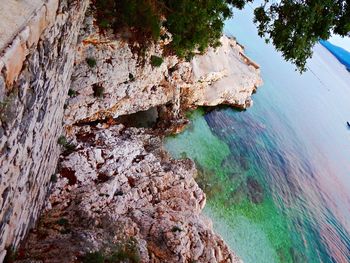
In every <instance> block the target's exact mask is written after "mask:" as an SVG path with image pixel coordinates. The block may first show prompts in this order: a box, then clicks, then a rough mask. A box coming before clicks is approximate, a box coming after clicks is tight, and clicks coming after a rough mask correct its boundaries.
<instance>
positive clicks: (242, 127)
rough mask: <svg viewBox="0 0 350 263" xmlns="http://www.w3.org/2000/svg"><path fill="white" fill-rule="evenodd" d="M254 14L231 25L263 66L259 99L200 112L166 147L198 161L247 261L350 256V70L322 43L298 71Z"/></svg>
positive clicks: (228, 237)
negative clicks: (243, 106) (267, 38)
mask: <svg viewBox="0 0 350 263" xmlns="http://www.w3.org/2000/svg"><path fill="white" fill-rule="evenodd" d="M251 21H252V12H251V9H249V8H247V9H245V10H244V11H243V12H236V14H235V17H234V19H233V20H232V21H228V22H227V24H226V33H227V34H231V35H234V36H235V37H236V38H237V39H238V41H239V42H240V43H241V44H243V45H244V46H245V47H246V53H247V54H248V55H249V56H250V57H252V58H253V59H254V60H255V61H256V62H258V63H259V64H260V65H261V70H262V76H263V79H264V83H265V84H264V85H263V87H261V88H260V89H258V92H257V94H256V95H254V106H253V107H252V108H250V109H248V110H247V111H243V112H240V111H236V110H233V109H230V108H217V109H214V110H212V111H210V112H205V111H204V110H203V109H199V110H197V111H194V112H192V113H191V114H190V119H191V121H192V122H191V124H190V125H189V127H188V128H187V129H186V130H185V131H184V132H183V133H182V134H180V135H177V136H175V137H168V138H167V139H166V148H167V150H168V151H169V152H171V154H172V155H173V156H174V157H176V158H183V157H189V158H192V159H193V160H194V161H195V162H196V164H197V166H198V169H199V171H200V172H199V174H198V177H197V179H196V180H197V181H198V182H199V184H200V185H201V187H202V188H203V189H204V190H205V192H206V194H207V199H208V201H207V206H206V208H205V213H206V214H207V215H208V216H209V217H211V218H212V220H213V221H214V228H215V230H216V231H217V232H218V233H219V234H221V235H222V236H223V238H224V240H225V241H226V242H227V243H228V244H229V246H230V247H231V248H232V250H234V251H236V253H237V254H238V255H239V256H240V257H241V258H242V259H243V260H244V262H247V263H257V262H350V234H349V233H350V129H349V128H348V127H347V124H346V122H347V121H350V73H349V72H348V71H346V69H345V67H344V66H343V65H342V64H340V63H339V62H338V61H337V59H336V58H335V57H333V56H332V55H331V54H330V53H329V52H328V51H327V50H326V49H325V48H323V47H322V46H320V45H319V46H317V47H315V54H314V57H313V58H312V59H311V60H310V61H309V63H308V67H309V71H308V72H307V73H305V74H303V75H300V74H299V73H298V72H296V71H295V68H294V66H293V65H291V64H289V63H287V62H285V61H283V59H282V57H281V56H280V54H278V53H277V52H276V51H275V50H274V48H273V47H272V46H271V45H268V44H265V43H264V41H263V40H261V39H259V37H258V36H257V32H256V29H255V27H254V25H253V23H252V22H251Z"/></svg>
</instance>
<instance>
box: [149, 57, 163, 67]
mask: <svg viewBox="0 0 350 263" xmlns="http://www.w3.org/2000/svg"><path fill="white" fill-rule="evenodd" d="M162 63H163V58H161V57H158V56H151V65H152V66H153V67H160V65H162Z"/></svg>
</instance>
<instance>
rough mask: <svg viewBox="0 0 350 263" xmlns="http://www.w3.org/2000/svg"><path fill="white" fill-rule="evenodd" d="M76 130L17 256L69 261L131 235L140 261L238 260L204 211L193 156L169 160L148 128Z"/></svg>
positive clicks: (104, 249)
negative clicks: (42, 209)
mask: <svg viewBox="0 0 350 263" xmlns="http://www.w3.org/2000/svg"><path fill="white" fill-rule="evenodd" d="M75 129H76V130H75V131H74V133H75V134H76V136H75V138H74V142H73V143H75V144H76V146H77V147H76V151H75V152H73V153H71V154H69V155H67V156H64V157H63V156H62V158H61V161H60V172H59V174H58V181H57V183H56V185H55V187H54V189H53V191H52V194H51V196H50V199H49V205H48V208H47V209H46V211H45V212H44V213H43V215H42V218H41V220H40V222H39V225H38V227H37V229H36V230H34V231H33V232H32V233H31V234H30V235H29V237H28V241H27V242H26V244H25V246H24V247H23V248H22V249H21V250H20V251H23V252H24V253H22V259H28V258H36V259H39V260H44V261H45V262H58V260H57V259H59V261H60V262H73V261H74V260H76V259H77V258H78V259H79V256H83V255H84V254H86V253H88V252H91V251H97V250H99V251H102V250H103V251H105V253H108V251H111V250H113V247H114V246H117V245H118V244H120V243H122V242H125V240H130V239H132V240H135V244H136V245H135V246H136V248H137V251H138V252H137V253H138V254H139V257H140V259H141V260H140V262H240V260H239V259H238V258H237V256H236V255H234V254H233V253H232V252H231V251H230V250H229V248H228V247H227V245H226V244H225V243H224V242H223V240H222V239H221V238H220V237H219V236H218V235H216V234H215V233H214V232H213V230H212V226H211V223H210V222H209V221H208V219H205V218H204V217H203V216H202V215H201V210H202V209H203V207H204V205H205V194H204V193H203V191H202V190H201V189H200V188H199V187H198V185H197V183H196V182H195V181H194V179H193V176H194V175H195V174H196V169H195V166H194V163H193V162H192V161H191V160H189V159H186V160H173V159H171V158H170V157H169V156H168V155H167V154H166V152H164V151H163V150H162V148H161V145H162V142H161V139H160V138H159V137H157V136H155V135H151V134H150V133H149V132H150V131H151V130H145V129H136V128H128V129H126V128H125V127H124V126H122V125H119V126H112V127H109V128H107V127H102V126H100V127H99V128H97V127H89V126H83V127H81V128H75ZM67 170H69V171H71V172H70V176H69V177H68V176H67V175H66V171H67ZM62 171H64V172H62ZM67 177H68V178H67ZM70 177H74V180H73V183H72V182H71V181H70V180H69V178H70ZM119 247H120V246H119ZM20 254H21V253H20Z"/></svg>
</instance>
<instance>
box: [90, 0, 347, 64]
mask: <svg viewBox="0 0 350 263" xmlns="http://www.w3.org/2000/svg"><path fill="white" fill-rule="evenodd" d="M252 1H253V0H176V1H175V0H93V3H94V6H95V7H96V9H95V13H96V14H97V20H98V24H99V26H100V27H101V28H103V29H113V30H114V31H115V32H119V31H120V29H123V28H128V29H129V30H130V31H131V32H132V33H133V34H134V36H135V37H134V38H135V39H136V41H138V42H142V41H143V42H144V41H146V42H147V40H152V41H157V40H158V39H159V38H161V39H165V38H168V37H169V36H168V35H167V33H166V32H168V33H170V34H171V36H172V41H171V43H170V45H169V49H168V51H170V52H173V53H175V54H177V55H178V56H181V57H191V56H192V55H193V53H194V52H195V51H199V52H203V51H205V49H206V48H207V47H208V46H213V47H216V46H218V45H219V44H220V43H219V38H220V36H221V34H222V30H223V26H224V21H225V20H226V19H228V18H230V17H231V16H232V7H235V8H238V9H241V8H243V7H244V6H245V4H247V3H248V2H252ZM349 1H350V0H281V1H274V0H265V2H264V3H263V4H262V5H261V6H260V7H258V8H256V9H255V23H256V24H257V27H258V30H259V35H260V36H261V37H265V39H266V40H267V41H270V40H271V41H272V43H273V44H274V46H275V47H276V49H277V50H279V51H281V52H282V54H283V55H284V57H285V59H286V60H289V61H292V62H293V63H295V64H296V65H297V67H298V68H299V70H301V71H303V70H304V69H305V63H306V60H307V58H309V57H311V55H312V47H313V45H314V44H315V43H316V42H318V41H319V40H320V39H328V38H329V36H330V35H331V33H332V32H334V33H336V34H339V35H342V36H344V35H346V34H348V32H349V31H350V6H349V3H348V2H349ZM162 27H164V28H165V32H163V31H162V30H161V29H162ZM140 38H141V39H140Z"/></svg>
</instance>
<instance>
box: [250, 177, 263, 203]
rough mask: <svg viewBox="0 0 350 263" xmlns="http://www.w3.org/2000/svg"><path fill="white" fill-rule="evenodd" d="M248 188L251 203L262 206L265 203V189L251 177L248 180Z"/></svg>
mask: <svg viewBox="0 0 350 263" xmlns="http://www.w3.org/2000/svg"><path fill="white" fill-rule="evenodd" d="M247 188H248V197H249V199H250V201H252V202H253V203H254V204H260V203H262V202H263V201H264V189H263V187H262V186H261V184H260V183H259V181H258V180H256V179H254V178H253V177H251V176H249V177H248V178H247Z"/></svg>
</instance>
